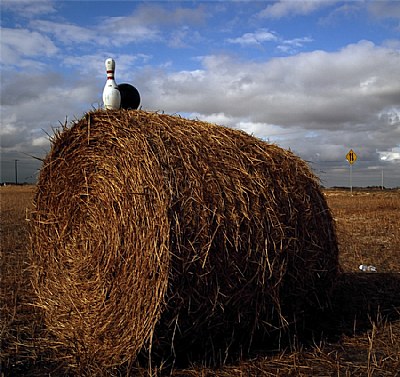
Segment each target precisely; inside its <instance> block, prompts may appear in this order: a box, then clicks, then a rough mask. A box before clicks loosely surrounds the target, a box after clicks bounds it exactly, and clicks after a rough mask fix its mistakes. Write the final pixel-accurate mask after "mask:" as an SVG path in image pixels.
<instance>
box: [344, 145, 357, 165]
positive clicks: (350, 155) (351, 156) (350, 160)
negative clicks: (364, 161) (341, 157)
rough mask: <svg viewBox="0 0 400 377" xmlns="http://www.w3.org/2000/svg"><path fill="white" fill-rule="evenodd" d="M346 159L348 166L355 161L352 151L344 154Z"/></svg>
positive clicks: (355, 156) (355, 157)
mask: <svg viewBox="0 0 400 377" xmlns="http://www.w3.org/2000/svg"><path fill="white" fill-rule="evenodd" d="M346 159H347V161H349V163H350V165H353V164H354V163H355V162H356V160H357V155H356V154H355V152H354V151H353V150H352V149H350V150H349V153H347V154H346Z"/></svg>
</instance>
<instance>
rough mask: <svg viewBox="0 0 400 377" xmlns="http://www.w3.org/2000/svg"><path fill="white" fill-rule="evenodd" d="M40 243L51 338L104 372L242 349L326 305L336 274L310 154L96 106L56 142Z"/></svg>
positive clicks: (44, 180)
mask: <svg viewBox="0 0 400 377" xmlns="http://www.w3.org/2000/svg"><path fill="white" fill-rule="evenodd" d="M31 243H32V247H31V249H32V266H33V270H34V271H35V274H34V275H35V278H34V282H33V283H34V286H35V288H36V291H37V295H38V300H39V304H40V306H41V307H42V308H43V309H44V312H45V316H46V324H47V327H48V329H49V330H50V331H51V333H52V334H54V335H55V336H56V338H57V339H58V342H60V343H61V344H63V345H64V346H65V347H66V348H67V349H68V350H69V351H68V352H70V353H72V354H73V355H74V356H75V358H76V360H79V363H81V364H82V363H83V364H85V365H91V364H94V363H95V364H97V365H101V366H102V367H107V366H112V365H119V364H121V363H123V362H125V361H127V360H134V359H135V358H136V357H137V355H138V353H139V352H142V353H143V352H144V353H146V352H147V353H148V354H150V355H153V357H158V359H157V360H159V361H161V360H166V359H168V358H169V357H170V356H171V355H172V356H174V355H177V354H178V355H179V354H180V352H182V353H186V354H188V355H191V356H189V357H199V355H200V357H203V358H210V359H216V358H217V357H218V356H217V355H218V352H220V353H221V352H222V354H224V355H225V354H227V353H229V347H230V346H231V345H235V344H236V345H238V344H240V345H241V346H243V347H248V346H249V345H250V344H251V342H252V340H253V339H254V337H259V336H264V335H266V334H268V333H269V332H270V331H272V330H273V329H274V328H281V327H284V326H286V325H287V324H288V323H290V322H293V321H295V320H296V318H298V317H299V316H301V314H302V313H303V312H304V310H306V309H307V308H308V307H310V306H321V305H324V303H326V300H327V297H328V295H329V294H328V293H329V290H330V288H331V285H332V282H333V281H334V280H335V277H336V273H337V272H338V247H337V242H336V235H335V229H334V225H333V221H332V217H331V213H330V211H329V209H328V206H327V204H326V201H325V199H324V196H323V194H322V193H321V191H320V189H319V183H318V181H317V179H316V178H315V176H314V175H313V174H312V173H311V171H310V170H309V168H308V166H307V165H306V163H305V162H304V161H302V160H301V159H299V158H298V157H296V156H295V155H293V154H292V153H291V152H288V151H286V150H283V149H281V148H279V147H277V146H275V145H271V144H268V143H265V142H263V141H261V140H258V139H256V138H254V137H252V136H249V135H248V134H246V133H244V132H240V131H237V130H233V129H229V128H225V127H221V126H216V125H212V124H209V123H204V122H200V121H191V120H186V119H182V118H179V117H176V116H169V115H160V114H154V113H147V112H143V111H135V110H130V111H107V112H105V111H95V112H91V113H88V114H86V115H85V116H84V117H83V118H82V119H81V120H79V121H77V122H75V123H74V124H73V125H72V126H71V127H70V128H66V127H65V128H64V129H63V131H62V132H60V133H58V134H56V135H55V138H54V140H53V145H52V149H51V151H50V153H49V154H48V156H47V158H46V159H45V161H44V164H43V167H42V169H41V172H40V177H39V182H38V185H37V189H36V196H35V212H34V216H33V228H32V235H31ZM210 354H211V355H210ZM195 355H197V356H195Z"/></svg>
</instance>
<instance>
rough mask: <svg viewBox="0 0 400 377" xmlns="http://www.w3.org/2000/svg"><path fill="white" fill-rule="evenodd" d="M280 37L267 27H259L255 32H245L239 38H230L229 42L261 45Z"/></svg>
mask: <svg viewBox="0 0 400 377" xmlns="http://www.w3.org/2000/svg"><path fill="white" fill-rule="evenodd" d="M277 39H278V37H277V35H276V34H275V33H274V32H271V31H268V30H267V29H258V30H257V31H255V32H254V33H245V34H243V35H242V36H240V37H237V38H228V39H227V42H229V43H235V44H240V45H241V46H248V45H260V44H262V43H264V42H271V41H276V40H277Z"/></svg>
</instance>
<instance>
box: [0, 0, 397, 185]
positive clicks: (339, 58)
mask: <svg viewBox="0 0 400 377" xmlns="http://www.w3.org/2000/svg"><path fill="white" fill-rule="evenodd" d="M0 40H1V132H0V135H1V178H0V181H15V167H17V173H18V181H19V182H22V181H29V182H32V181H34V180H35V179H36V177H37V171H38V169H39V168H40V162H39V161H38V160H35V159H34V158H33V157H44V156H45V155H46V153H47V152H48V151H49V145H50V143H49V140H48V135H52V134H53V130H54V129H55V128H57V127H59V125H60V122H61V123H64V121H65V120H66V119H68V121H71V120H73V119H75V118H78V119H79V118H80V117H82V115H83V114H84V113H85V112H87V111H89V110H91V109H93V108H99V107H101V105H102V100H101V98H102V90H103V87H104V84H105V81H106V74H105V68H104V60H105V59H106V58H108V57H113V58H114V59H115V61H116V65H117V67H116V75H115V77H116V81H117V83H122V82H128V83H131V84H133V85H135V86H136V87H137V89H138V90H139V92H140V94H141V97H142V103H141V105H142V108H143V109H144V110H149V111H164V112H166V113H170V114H172V113H178V114H181V115H182V116H185V117H188V118H198V119H201V120H205V121H210V122H213V123H217V124H221V125H225V126H229V127H232V128H237V129H242V130H245V131H246V132H248V133H250V134H253V135H255V136H256V137H259V138H262V139H264V140H266V141H269V142H272V143H276V144H278V145H279V146H281V147H283V148H286V149H290V150H292V151H293V152H294V153H296V154H297V155H298V156H300V157H301V158H303V159H304V160H306V161H308V162H309V163H310V166H311V167H312V169H313V170H314V172H315V173H316V174H317V175H318V176H319V177H320V179H321V181H322V184H323V185H325V186H335V185H336V186H349V184H350V165H349V163H348V162H347V160H346V158H345V156H346V154H347V152H348V151H349V150H350V149H353V150H354V152H355V153H356V154H357V161H356V163H355V164H354V165H353V166H352V185H353V186H358V185H359V186H372V185H381V182H382V175H383V177H384V185H385V186H387V187H395V186H400V1H397V0H396V1H378V0H377V1H369V0H365V1H362V0H361V1H335V0H313V1H302V0H298V1H295V0H291V1H287V0H286V1H284V0H281V1H181V2H178V1H168V2H167V1H147V2H139V1H52V0H40V1H39V0H30V1H26V0H2V1H1V34H0ZM32 156H33V157H32ZM16 160H18V161H16Z"/></svg>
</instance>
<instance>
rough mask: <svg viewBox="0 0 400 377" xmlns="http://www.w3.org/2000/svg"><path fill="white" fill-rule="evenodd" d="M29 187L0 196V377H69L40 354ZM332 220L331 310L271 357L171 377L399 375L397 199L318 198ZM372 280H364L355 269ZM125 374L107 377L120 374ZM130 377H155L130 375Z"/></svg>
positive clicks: (376, 195)
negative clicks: (335, 242)
mask: <svg viewBox="0 0 400 377" xmlns="http://www.w3.org/2000/svg"><path fill="white" fill-rule="evenodd" d="M33 192H34V187H31V186H21V187H13V186H9V187H1V188H0V196H1V199H0V200H1V223H0V224H1V254H0V257H1V260H0V266H1V281H0V287H1V291H0V320H1V322H0V332H1V348H0V356H1V376H18V375H28V376H44V375H46V376H49V375H50V376H60V375H61V376H63V375H68V373H69V372H68V370H66V369H65V368H64V361H63V360H60V359H57V358H56V357H55V356H54V353H53V350H52V349H46V347H45V346H43V344H45V343H44V342H43V341H42V339H44V338H46V337H47V336H48V334H47V333H46V329H45V328H44V326H43V321H42V317H41V313H40V311H39V310H38V309H37V308H35V306H33V305H32V303H33V302H34V292H33V291H32V288H31V285H30V270H29V264H28V261H27V245H28V226H29V222H28V221H26V218H27V217H28V218H29V209H30V206H31V200H32V197H33ZM325 194H326V196H327V200H328V203H329V205H330V207H331V209H332V211H333V213H334V217H335V220H336V223H337V231H338V238H339V247H340V264H341V267H342V270H343V273H342V274H341V276H340V279H339V280H338V282H337V285H336V288H335V291H334V293H333V296H332V307H331V309H330V310H329V311H326V312H324V313H314V314H313V315H312V316H311V317H310V318H308V319H307V321H306V322H305V324H304V326H303V327H302V328H301V329H298V331H297V333H296V334H295V333H293V334H292V337H291V339H289V341H288V342H286V343H284V344H285V346H284V347H282V348H281V349H280V350H278V351H276V352H272V351H271V350H265V349H262V347H259V349H256V350H254V351H253V354H252V355H251V357H249V358H247V359H245V360H242V361H240V362H237V363H236V364H229V365H224V366H222V367H220V368H218V369H209V368H205V367H202V366H201V365H192V366H191V367H190V368H186V369H175V370H174V371H172V372H171V375H173V376H193V377H200V376H201V377H205V376H220V377H225V376H226V377H227V376H400V372H399V371H400V294H399V292H400V226H399V224H400V191H398V190H392V191H357V190H355V191H353V195H350V193H349V192H346V191H335V190H327V191H325ZM362 263H363V264H372V265H374V266H376V267H377V270H378V272H377V273H362V272H360V271H359V270H358V266H359V265H360V264H362ZM126 374H128V372H127V369H126V368H125V369H124V370H123V369H120V370H114V371H109V375H115V376H119V375H126ZM130 374H131V375H139V376H146V375H149V374H153V375H156V374H162V372H160V371H157V370H156V369H153V370H150V371H149V370H142V369H131V370H130Z"/></svg>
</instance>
